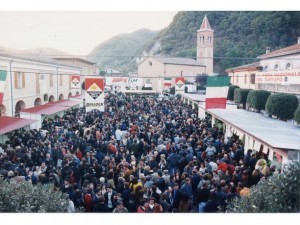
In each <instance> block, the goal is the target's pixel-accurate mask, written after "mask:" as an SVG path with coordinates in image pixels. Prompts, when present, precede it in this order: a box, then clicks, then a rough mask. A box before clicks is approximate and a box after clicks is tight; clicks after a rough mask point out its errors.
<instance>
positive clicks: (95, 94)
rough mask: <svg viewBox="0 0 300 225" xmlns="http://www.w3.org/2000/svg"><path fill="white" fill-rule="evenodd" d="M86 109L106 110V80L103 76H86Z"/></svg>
mask: <svg viewBox="0 0 300 225" xmlns="http://www.w3.org/2000/svg"><path fill="white" fill-rule="evenodd" d="M85 91H86V94H85V109H86V112H89V111H92V110H93V109H96V110H99V111H101V112H104V80H103V78H98V77H97V78H94V77H93V78H85Z"/></svg>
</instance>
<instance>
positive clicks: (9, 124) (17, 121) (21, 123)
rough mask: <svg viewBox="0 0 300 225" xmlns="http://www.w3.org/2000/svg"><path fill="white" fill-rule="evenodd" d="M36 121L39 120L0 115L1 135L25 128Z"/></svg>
mask: <svg viewBox="0 0 300 225" xmlns="http://www.w3.org/2000/svg"><path fill="white" fill-rule="evenodd" d="M34 122H37V120H31V119H24V118H16V117H9V116H2V117H0V135H2V134H6V133H8V132H11V131H14V130H17V129H20V128H23V127H25V126H28V125H30V124H32V123H34Z"/></svg>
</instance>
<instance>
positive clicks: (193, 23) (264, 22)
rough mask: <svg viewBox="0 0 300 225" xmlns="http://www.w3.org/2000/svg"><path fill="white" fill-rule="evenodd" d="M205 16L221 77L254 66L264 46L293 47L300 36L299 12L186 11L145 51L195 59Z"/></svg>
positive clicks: (216, 69) (272, 47)
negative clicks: (227, 70) (247, 65)
mask: <svg viewBox="0 0 300 225" xmlns="http://www.w3.org/2000/svg"><path fill="white" fill-rule="evenodd" d="M205 14H206V15H207V17H208V20H209V23H210V25H211V27H212V29H213V30H214V41H215V43H214V57H215V59H214V71H215V72H217V73H221V74H224V73H225V70H226V69H227V68H230V67H234V66H239V65H243V64H246V63H251V62H254V61H255V58H256V57H257V56H258V55H261V54H264V53H265V48H266V46H270V47H271V49H272V50H275V49H278V48H282V47H286V46H289V45H293V44H296V43H297V38H298V36H300V12H278V11H276V12H272V11H268V12H264V11H255V12H239V11H235V12H229V11H228V12H221V11H219V12H213V11H210V12H202V11H201V12H200V11H199V12H193V11H187V12H179V13H178V14H177V15H176V16H175V17H174V19H173V21H172V23H171V24H170V26H169V27H168V28H166V29H164V30H162V31H161V32H160V33H159V34H158V35H157V36H156V37H155V38H153V39H152V40H151V41H150V42H149V43H148V44H147V47H146V49H145V51H146V52H150V53H151V54H155V55H167V56H175V57H193V58H195V57H196V31H197V30H198V29H199V28H200V25H201V22H202V20H203V18H204V15H205ZM153 46H154V47H153ZM157 46H159V48H157Z"/></svg>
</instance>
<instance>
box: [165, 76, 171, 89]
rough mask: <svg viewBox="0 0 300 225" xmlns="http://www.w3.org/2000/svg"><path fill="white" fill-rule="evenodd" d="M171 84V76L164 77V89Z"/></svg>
mask: <svg viewBox="0 0 300 225" xmlns="http://www.w3.org/2000/svg"><path fill="white" fill-rule="evenodd" d="M171 86H172V78H171V77H165V78H164V90H166V89H169V88H170V87H171Z"/></svg>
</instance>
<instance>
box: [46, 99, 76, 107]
mask: <svg viewBox="0 0 300 225" xmlns="http://www.w3.org/2000/svg"><path fill="white" fill-rule="evenodd" d="M47 104H49V105H59V106H64V107H73V106H76V105H79V103H78V102H76V101H70V100H60V101H55V102H49V103H47Z"/></svg>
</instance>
